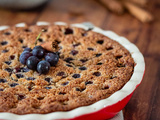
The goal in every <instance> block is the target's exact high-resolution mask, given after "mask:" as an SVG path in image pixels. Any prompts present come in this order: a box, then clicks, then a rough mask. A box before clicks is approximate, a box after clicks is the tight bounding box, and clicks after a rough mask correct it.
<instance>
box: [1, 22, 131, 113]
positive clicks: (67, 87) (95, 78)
mask: <svg viewBox="0 0 160 120" xmlns="http://www.w3.org/2000/svg"><path fill="white" fill-rule="evenodd" d="M42 29H44V32H43V33H42V35H41V36H40V38H39V40H38V45H40V44H42V43H44V42H47V41H56V42H57V44H58V46H59V48H60V49H59V56H60V59H59V61H58V64H57V65H56V67H51V69H50V71H49V73H48V74H46V75H43V74H42V75H40V74H38V73H37V72H36V71H33V70H29V69H28V68H27V67H26V66H25V65H22V64H21V63H20V62H19V56H20V54H21V53H22V51H23V50H24V48H25V47H30V48H33V47H34V43H35V40H36V37H37V36H38V34H39V33H40V31H41V30H42ZM133 70H134V61H133V59H132V57H131V55H130V53H129V52H128V50H126V49H125V48H124V47H123V46H122V45H120V44H119V43H117V42H116V41H113V40H111V39H109V38H108V37H106V36H104V35H101V34H99V33H96V32H93V31H92V30H84V29H81V28H76V27H71V26H64V25H49V26H36V25H34V26H25V27H11V28H9V29H6V30H2V31H0V112H11V113H15V114H30V113H40V114H45V113H50V112H55V111H69V110H72V109H74V108H77V107H80V106H87V105H90V104H93V103H95V102H97V101H99V100H101V99H104V98H107V97H109V96H110V95H112V94H113V93H114V92H116V91H118V90H120V89H121V88H122V87H123V86H124V85H125V83H126V82H127V81H129V79H130V78H131V76H132V73H133Z"/></svg>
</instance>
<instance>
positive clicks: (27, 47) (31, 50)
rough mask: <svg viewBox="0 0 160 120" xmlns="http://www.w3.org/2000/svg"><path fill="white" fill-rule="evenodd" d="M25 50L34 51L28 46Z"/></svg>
mask: <svg viewBox="0 0 160 120" xmlns="http://www.w3.org/2000/svg"><path fill="white" fill-rule="evenodd" d="M24 51H28V52H31V51H32V49H31V48H28V47H27V48H25V49H24Z"/></svg>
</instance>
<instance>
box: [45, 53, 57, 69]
mask: <svg viewBox="0 0 160 120" xmlns="http://www.w3.org/2000/svg"><path fill="white" fill-rule="evenodd" d="M45 60H46V61H47V62H49V63H50V65H51V66H56V64H57V63H58V60H59V56H58V55H57V54H54V53H47V54H46V55H45Z"/></svg>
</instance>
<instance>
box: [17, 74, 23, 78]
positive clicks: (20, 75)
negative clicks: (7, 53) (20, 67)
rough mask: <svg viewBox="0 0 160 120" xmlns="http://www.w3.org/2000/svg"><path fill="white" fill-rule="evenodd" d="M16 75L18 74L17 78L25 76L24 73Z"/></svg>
mask: <svg viewBox="0 0 160 120" xmlns="http://www.w3.org/2000/svg"><path fill="white" fill-rule="evenodd" d="M16 76H17V78H23V77H24V75H22V74H16Z"/></svg>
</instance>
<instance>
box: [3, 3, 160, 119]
mask: <svg viewBox="0 0 160 120" xmlns="http://www.w3.org/2000/svg"><path fill="white" fill-rule="evenodd" d="M148 9H149V10H150V11H151V12H152V13H153V14H154V17H155V21H154V22H152V23H145V24H143V23H141V22H139V21H138V20H137V19H135V18H134V17H133V16H131V15H129V14H128V13H127V12H126V13H125V14H123V15H121V16H119V15H115V14H112V13H111V12H109V11H108V10H107V9H106V8H105V7H104V5H102V4H101V3H99V2H97V1H96V0H50V2H49V3H48V4H46V5H44V6H41V7H39V8H37V9H35V10H29V11H16V10H7V9H2V8H0V25H7V24H8V25H14V24H16V23H19V22H26V23H28V24H35V23H36V22H37V21H48V22H55V21H64V22H67V23H80V22H86V21H89V22H92V23H93V24H95V25H96V26H99V27H101V28H103V29H105V30H112V31H114V32H116V33H117V34H119V35H121V36H124V37H126V38H128V39H129V40H130V41H131V42H133V43H135V44H136V45H137V46H138V48H139V49H140V51H141V52H142V53H143V55H144V57H145V61H146V73H145V76H144V79H143V81H142V83H141V85H140V86H139V87H138V88H137V89H136V91H135V92H134V94H133V96H132V98H131V100H130V101H129V103H128V104H127V105H126V107H125V108H124V109H123V113H124V119H125V120H160V62H159V61H160V15H159V13H160V1H159V0H151V1H149V7H148Z"/></svg>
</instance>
